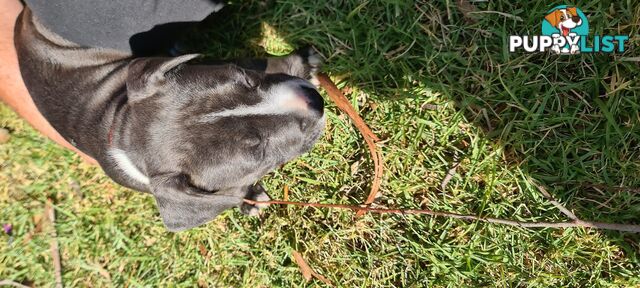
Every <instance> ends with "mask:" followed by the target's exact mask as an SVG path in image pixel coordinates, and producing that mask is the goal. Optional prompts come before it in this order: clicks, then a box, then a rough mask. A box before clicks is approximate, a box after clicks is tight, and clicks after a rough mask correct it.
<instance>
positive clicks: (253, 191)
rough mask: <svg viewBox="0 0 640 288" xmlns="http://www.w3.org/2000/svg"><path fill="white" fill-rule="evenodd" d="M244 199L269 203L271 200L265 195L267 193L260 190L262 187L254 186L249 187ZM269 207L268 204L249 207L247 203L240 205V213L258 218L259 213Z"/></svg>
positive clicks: (262, 189)
mask: <svg viewBox="0 0 640 288" xmlns="http://www.w3.org/2000/svg"><path fill="white" fill-rule="evenodd" d="M246 199H249V200H254V201H269V200H271V198H270V197H269V195H267V191H265V190H264V188H262V185H260V184H255V185H252V186H251V187H249V191H248V192H247V195H246ZM267 207H269V205H268V204H256V205H250V204H248V203H242V206H240V212H242V213H243V214H245V215H249V216H258V215H260V211H262V210H263V209H265V208H267Z"/></svg>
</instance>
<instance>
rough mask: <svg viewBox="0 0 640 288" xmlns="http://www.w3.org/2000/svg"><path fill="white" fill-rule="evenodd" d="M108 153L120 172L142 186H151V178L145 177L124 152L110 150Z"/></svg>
mask: <svg viewBox="0 0 640 288" xmlns="http://www.w3.org/2000/svg"><path fill="white" fill-rule="evenodd" d="M108 153H109V156H111V158H112V159H113V161H114V162H116V167H118V169H120V171H122V172H123V173H124V174H126V175H127V176H129V177H130V178H132V179H134V180H136V181H138V182H140V183H142V184H145V185H149V183H150V181H149V177H147V176H146V175H144V174H143V173H142V172H141V171H140V169H138V167H136V165H134V164H133V162H132V161H131V159H129V157H128V156H127V154H126V153H125V152H124V151H123V150H120V149H115V148H113V149H110V150H109V152H108Z"/></svg>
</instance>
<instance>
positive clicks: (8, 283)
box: [0, 280, 31, 288]
mask: <svg viewBox="0 0 640 288" xmlns="http://www.w3.org/2000/svg"><path fill="white" fill-rule="evenodd" d="M4 286H12V287H18V288H31V287H29V286H27V285H24V284H22V283H18V282H16V281H13V280H2V281H0V287H4Z"/></svg>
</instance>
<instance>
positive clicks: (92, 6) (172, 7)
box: [25, 0, 222, 52]
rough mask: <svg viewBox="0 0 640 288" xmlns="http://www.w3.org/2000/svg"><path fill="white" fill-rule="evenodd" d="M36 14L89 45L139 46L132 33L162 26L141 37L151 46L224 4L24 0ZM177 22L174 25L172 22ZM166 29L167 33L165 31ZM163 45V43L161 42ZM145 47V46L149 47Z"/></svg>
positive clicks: (190, 0) (210, 0)
mask: <svg viewBox="0 0 640 288" xmlns="http://www.w3.org/2000/svg"><path fill="white" fill-rule="evenodd" d="M25 2H26V4H27V6H29V8H31V10H32V11H33V13H34V15H35V16H36V17H37V18H38V19H39V20H40V22H41V23H43V24H44V25H45V26H46V27H47V28H49V29H50V30H51V31H52V32H54V33H56V34H58V35H60V36H62V37H63V38H65V39H67V40H70V41H72V42H75V43H77V44H80V45H82V46H89V47H105V48H113V49H117V50H122V51H130V52H131V51H134V52H135V50H136V47H133V48H132V46H135V45H132V44H136V43H132V40H131V38H132V36H134V35H140V34H143V33H145V32H147V31H150V30H152V29H154V27H159V26H162V27H164V28H168V29H165V30H162V31H156V32H157V33H155V35H153V36H152V37H141V39H138V40H139V41H142V42H143V43H138V44H139V45H143V46H145V45H146V46H148V45H150V44H152V43H147V42H149V41H154V40H158V38H159V37H162V36H166V35H165V34H167V33H180V32H182V31H183V30H184V29H185V27H186V26H185V24H186V23H196V22H199V21H202V20H203V19H204V18H206V17H207V16H208V15H209V14H211V13H213V12H215V11H217V10H218V9H220V7H221V6H222V4H221V3H219V2H218V1H214V0H25ZM174 23H175V24H177V25H172V24H174ZM164 32H166V33H164ZM158 44H159V45H161V44H162V43H158ZM147 48H148V47H146V48H143V49H147Z"/></svg>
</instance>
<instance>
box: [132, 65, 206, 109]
mask: <svg viewBox="0 0 640 288" xmlns="http://www.w3.org/2000/svg"><path fill="white" fill-rule="evenodd" d="M199 56H200V54H187V55H183V56H179V57H175V58H169V57H148V58H137V59H134V60H133V61H131V63H129V66H128V67H127V69H128V70H127V93H128V97H129V102H130V103H135V102H136V101H139V100H141V99H144V98H146V97H149V96H153V95H155V94H156V93H157V92H158V91H159V90H160V89H161V88H162V84H163V83H164V82H165V80H166V78H167V77H168V74H169V72H171V71H172V70H174V69H176V68H178V67H179V66H180V65H182V64H184V63H186V62H188V61H189V60H191V59H193V58H196V57H199Z"/></svg>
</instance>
